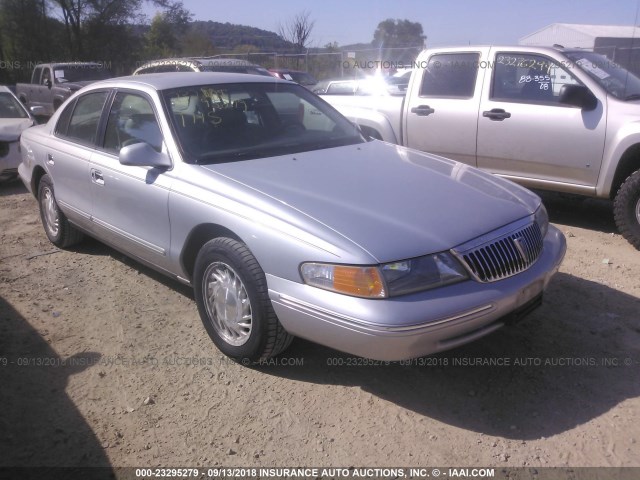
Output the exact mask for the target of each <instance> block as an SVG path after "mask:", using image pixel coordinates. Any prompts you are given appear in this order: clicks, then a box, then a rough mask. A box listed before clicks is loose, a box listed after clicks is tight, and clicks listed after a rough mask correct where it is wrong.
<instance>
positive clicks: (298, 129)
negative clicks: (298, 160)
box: [163, 82, 365, 163]
mask: <svg viewBox="0 0 640 480" xmlns="http://www.w3.org/2000/svg"><path fill="white" fill-rule="evenodd" d="M163 95H164V100H165V106H166V108H167V110H168V111H169V113H170V114H169V117H170V118H171V119H172V121H173V126H174V129H175V131H176V133H177V138H178V141H179V143H180V146H181V149H182V151H183V152H184V153H185V154H186V156H187V161H191V162H194V163H216V162H228V161H235V160H245V159H249V158H260V157H267V156H275V155H285V154H291V153H299V152H305V151H311V150H320V149H325V148H331V147H337V146H341V145H351V144H356V143H362V142H364V141H365V140H364V138H363V137H362V135H361V134H360V132H359V130H358V128H357V127H356V126H354V125H353V124H352V123H351V122H349V121H348V120H347V119H345V118H344V117H342V116H341V115H340V114H339V113H337V112H336V111H335V110H334V109H333V108H331V107H330V106H329V105H327V104H326V103H325V102H323V101H322V100H320V99H319V98H318V97H316V96H315V95H313V94H312V93H310V92H309V91H308V90H306V89H305V88H303V87H301V86H299V85H292V84H283V83H274V82H269V83H238V84H220V85H199V86H193V87H184V88H178V89H171V90H166V91H164V92H163Z"/></svg>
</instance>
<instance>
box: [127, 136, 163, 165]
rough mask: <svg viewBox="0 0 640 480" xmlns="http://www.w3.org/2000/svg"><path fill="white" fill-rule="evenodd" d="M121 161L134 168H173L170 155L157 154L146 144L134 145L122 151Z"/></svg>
mask: <svg viewBox="0 0 640 480" xmlns="http://www.w3.org/2000/svg"><path fill="white" fill-rule="evenodd" d="M119 160H120V163H121V164H122V165H129V166H134V167H154V168H163V169H166V168H171V159H170V158H169V155H167V154H166V153H162V152H157V151H156V150H155V149H154V148H153V147H152V146H151V145H149V144H148V143H145V142H139V143H134V144H132V145H127V146H126V147H122V148H121V149H120V155H119Z"/></svg>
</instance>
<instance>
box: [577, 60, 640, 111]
mask: <svg viewBox="0 0 640 480" xmlns="http://www.w3.org/2000/svg"><path fill="white" fill-rule="evenodd" d="M565 55H566V56H567V57H568V58H569V59H570V60H571V62H572V64H575V65H577V66H578V68H580V69H581V70H582V71H584V72H585V73H586V74H587V75H589V76H590V77H591V78H592V79H593V80H595V81H596V82H598V83H599V84H600V85H601V86H602V88H604V89H605V90H606V91H607V93H609V94H611V95H613V96H614V97H616V98H619V99H620V100H640V78H638V77H636V76H635V75H634V74H633V73H631V72H630V71H628V70H626V69H624V68H622V67H621V66H620V65H618V64H616V63H614V62H613V61H611V60H609V59H608V58H607V57H605V56H603V55H599V54H597V53H594V52H568V53H566V54H565Z"/></svg>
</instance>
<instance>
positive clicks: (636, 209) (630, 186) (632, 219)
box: [613, 170, 640, 250]
mask: <svg viewBox="0 0 640 480" xmlns="http://www.w3.org/2000/svg"><path fill="white" fill-rule="evenodd" d="M613 212H614V215H615V219H616V225H617V226H618V230H620V233H621V234H622V236H623V237H624V238H626V239H627V240H628V241H629V243H631V245H633V246H634V247H636V248H637V249H638V250H640V170H638V171H636V172H634V173H633V174H631V175H630V176H629V177H628V178H627V179H626V180H625V181H624V183H623V184H622V185H621V186H620V190H618V193H617V195H616V198H615V199H614V203H613Z"/></svg>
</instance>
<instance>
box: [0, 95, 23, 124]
mask: <svg viewBox="0 0 640 480" xmlns="http://www.w3.org/2000/svg"><path fill="white" fill-rule="evenodd" d="M0 118H29V115H27V112H26V111H25V110H24V107H22V106H21V105H20V100H18V99H17V98H16V97H14V96H13V95H11V94H10V93H9V92H0Z"/></svg>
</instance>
